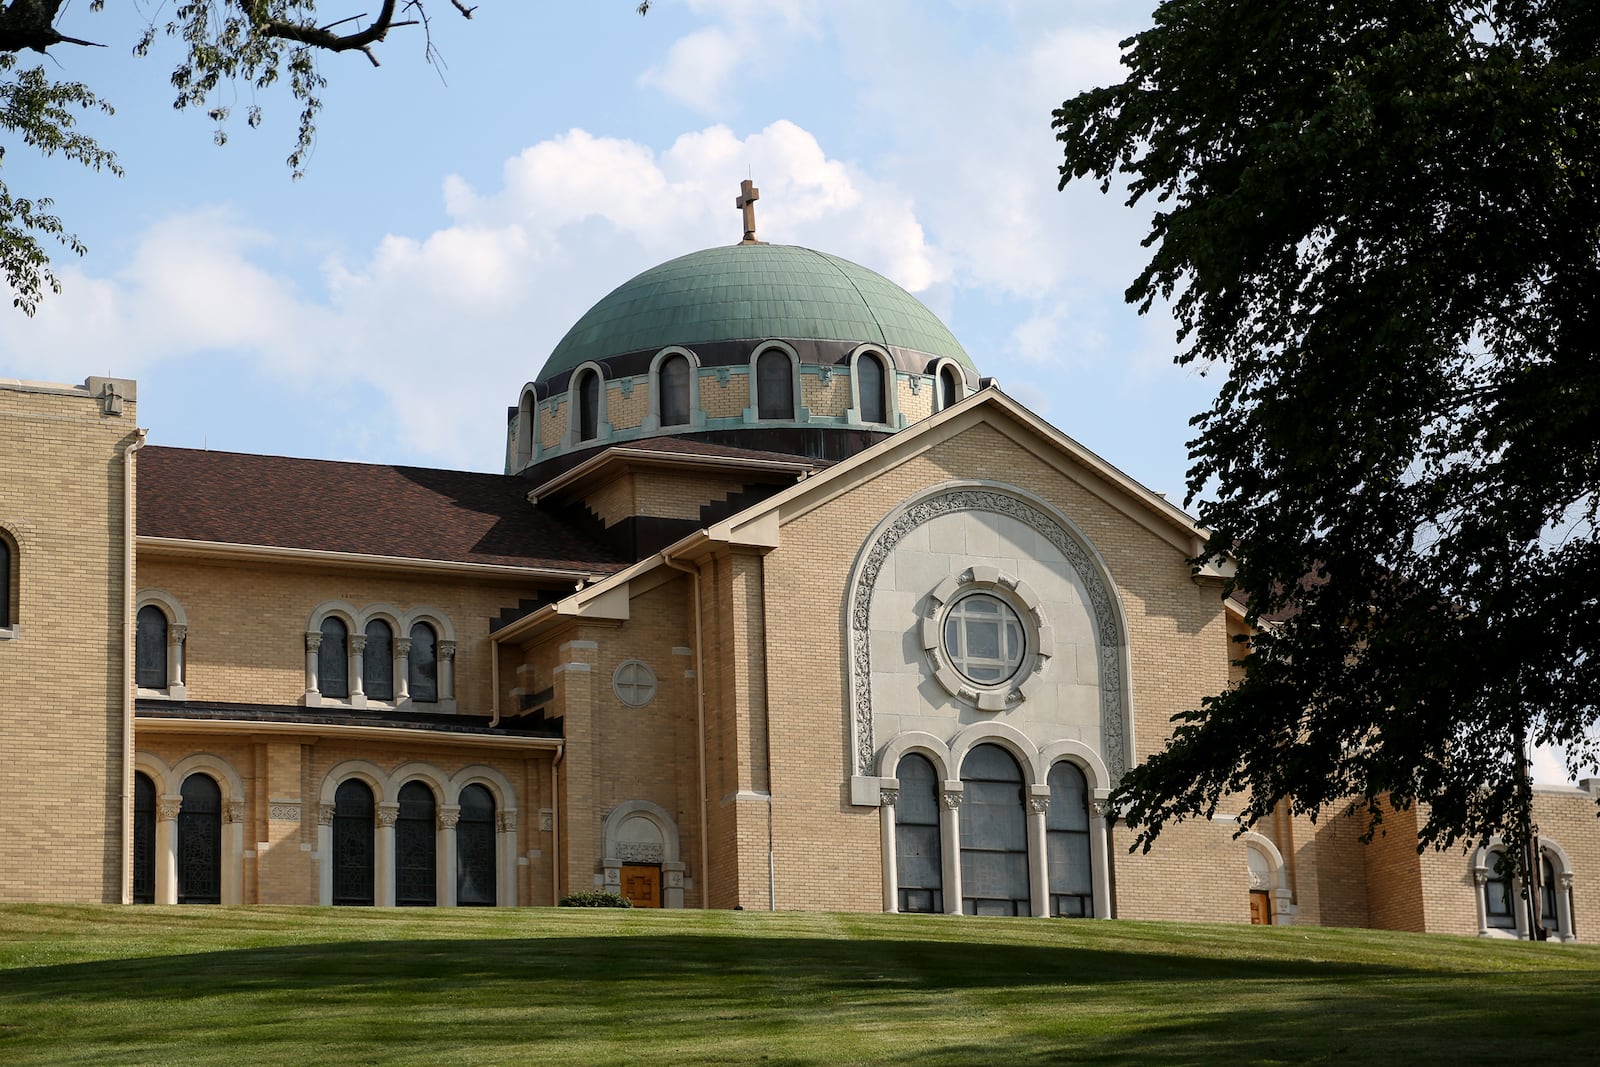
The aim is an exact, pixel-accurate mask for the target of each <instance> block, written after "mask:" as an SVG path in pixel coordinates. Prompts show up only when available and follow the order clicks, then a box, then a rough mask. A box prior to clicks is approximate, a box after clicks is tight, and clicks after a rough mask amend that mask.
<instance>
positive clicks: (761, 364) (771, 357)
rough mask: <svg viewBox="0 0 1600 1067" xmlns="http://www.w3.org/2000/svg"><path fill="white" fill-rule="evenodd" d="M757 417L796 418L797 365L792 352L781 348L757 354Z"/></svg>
mask: <svg viewBox="0 0 1600 1067" xmlns="http://www.w3.org/2000/svg"><path fill="white" fill-rule="evenodd" d="M756 417H757V418H759V419H788V420H792V419H793V418H794V367H793V365H792V364H791V363H790V361H789V355H788V353H786V352H784V351H782V350H780V349H777V348H769V349H767V350H766V351H765V352H763V353H761V354H760V355H759V356H757V357H756Z"/></svg>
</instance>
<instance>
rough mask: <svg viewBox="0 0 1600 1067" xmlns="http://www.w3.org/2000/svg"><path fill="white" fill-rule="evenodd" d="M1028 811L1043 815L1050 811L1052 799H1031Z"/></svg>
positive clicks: (1029, 799)
mask: <svg viewBox="0 0 1600 1067" xmlns="http://www.w3.org/2000/svg"><path fill="white" fill-rule="evenodd" d="M1028 810H1029V811H1031V812H1033V813H1034V814H1035V815H1043V814H1044V813H1045V812H1047V811H1049V810H1050V798H1049V797H1029V798H1028Z"/></svg>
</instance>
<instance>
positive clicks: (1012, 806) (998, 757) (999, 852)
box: [961, 745, 1032, 915]
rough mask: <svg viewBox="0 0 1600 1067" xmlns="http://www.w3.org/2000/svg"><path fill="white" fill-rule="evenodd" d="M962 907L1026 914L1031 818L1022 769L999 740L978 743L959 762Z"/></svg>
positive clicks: (986, 912)
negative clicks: (1025, 802) (1024, 796)
mask: <svg viewBox="0 0 1600 1067" xmlns="http://www.w3.org/2000/svg"><path fill="white" fill-rule="evenodd" d="M961 781H962V782H963V783H964V785H965V799H964V800H963V802H962V805H961V910H962V911H963V912H965V913H966V914H968V915H1027V914H1029V913H1030V912H1031V911H1032V907H1031V904H1030V893H1029V889H1028V823H1027V816H1026V814H1025V813H1024V811H1023V804H1022V768H1020V767H1019V766H1017V761H1016V759H1015V758H1013V757H1012V755H1011V753H1009V752H1007V751H1006V750H1005V749H1003V748H1001V747H1000V746H999V745H978V746H977V747H976V748H974V749H973V750H972V751H971V752H969V753H967V758H966V760H965V761H963V763H962V764H961Z"/></svg>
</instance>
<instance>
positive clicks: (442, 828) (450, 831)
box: [439, 804, 461, 908]
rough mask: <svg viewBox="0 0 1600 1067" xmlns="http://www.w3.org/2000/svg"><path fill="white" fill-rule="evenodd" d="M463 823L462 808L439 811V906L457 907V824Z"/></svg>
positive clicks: (452, 806) (458, 806)
mask: <svg viewBox="0 0 1600 1067" xmlns="http://www.w3.org/2000/svg"><path fill="white" fill-rule="evenodd" d="M460 821H461V807H460V805H457V804H446V805H445V806H444V807H442V808H440V809H439V906H440V907H441V908H453V907H455V906H456V903H457V902H456V878H457V877H458V875H457V874H456V823H458V822H460Z"/></svg>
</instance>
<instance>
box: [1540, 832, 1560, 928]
mask: <svg viewBox="0 0 1600 1067" xmlns="http://www.w3.org/2000/svg"><path fill="white" fill-rule="evenodd" d="M1539 925H1540V926H1542V927H1544V928H1545V930H1547V931H1549V932H1551V933H1554V932H1555V931H1557V930H1559V929H1561V913H1560V912H1559V911H1558V910H1557V905H1556V871H1555V868H1554V867H1553V866H1551V864H1550V854H1549V853H1547V852H1541V853H1540V854H1539Z"/></svg>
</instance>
